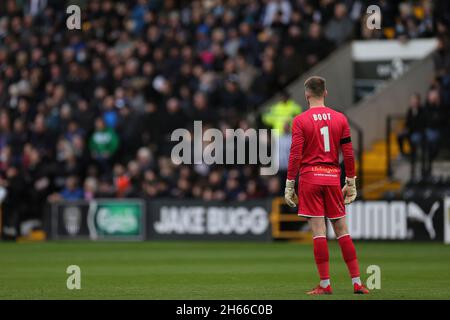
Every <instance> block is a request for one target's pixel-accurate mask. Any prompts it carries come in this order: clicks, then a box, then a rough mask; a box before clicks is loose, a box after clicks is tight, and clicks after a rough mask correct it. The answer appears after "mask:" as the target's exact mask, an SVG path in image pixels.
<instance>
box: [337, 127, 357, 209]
mask: <svg viewBox="0 0 450 320" xmlns="http://www.w3.org/2000/svg"><path fill="white" fill-rule="evenodd" d="M340 143H341V150H342V155H343V157H344V167H345V174H346V177H345V185H344V188H342V193H343V194H344V202H345V204H350V203H352V202H353V201H355V199H356V196H357V192H356V176H355V156H354V155H353V144H352V138H351V133H350V126H349V124H348V121H347V119H346V118H345V122H344V128H343V131H342V137H341V141H340Z"/></svg>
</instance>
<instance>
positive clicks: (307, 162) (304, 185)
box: [285, 77, 369, 294]
mask: <svg viewBox="0 0 450 320" xmlns="http://www.w3.org/2000/svg"><path fill="white" fill-rule="evenodd" d="M326 95H327V90H326V87H325V79H323V78H321V77H311V78H309V79H308V80H306V82H305V97H306V100H307V101H308V103H309V106H310V108H309V109H308V110H307V111H305V112H303V113H302V114H300V115H298V116H296V117H295V118H294V120H293V123H292V144H291V151H290V155H289V166H288V174H287V180H286V189H285V199H286V203H287V204H288V205H289V206H291V207H295V206H296V205H297V204H298V215H299V216H301V217H305V218H307V219H308V222H309V224H310V227H311V229H312V233H313V242H314V258H315V261H316V265H317V269H318V271H319V275H320V284H319V285H318V286H317V287H316V288H314V289H313V290H311V291H309V292H308V294H331V293H332V289H331V283H330V274H329V262H328V260H329V258H328V245H327V238H326V224H325V218H328V219H329V220H330V221H331V225H332V226H333V229H334V232H335V234H336V237H337V239H338V242H339V246H340V247H341V251H342V256H343V258H344V260H345V263H346V264H347V267H348V271H349V273H350V276H351V278H352V284H353V290H354V293H359V294H365V293H369V291H368V290H367V288H366V287H364V286H363V284H362V283H361V279H360V274H359V266H358V259H357V257H356V251H355V247H354V245H353V241H352V239H351V237H350V235H349V233H348V228H347V223H346V221H345V204H350V203H352V202H353V201H354V200H355V198H356V184H355V179H356V177H355V160H354V156H353V147H352V141H351V137H350V127H349V125H348V121H347V118H346V117H345V116H344V115H343V114H342V113H339V112H337V111H334V110H332V109H330V108H328V107H325V105H324V100H325V97H326ZM339 150H342V154H343V156H344V166H345V172H346V179H345V186H344V188H343V189H342V190H341V187H340V166H339ZM297 175H299V176H300V177H299V186H298V196H297V193H296V191H295V179H296V178H297Z"/></svg>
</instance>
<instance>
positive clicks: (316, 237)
mask: <svg viewBox="0 0 450 320" xmlns="http://www.w3.org/2000/svg"><path fill="white" fill-rule="evenodd" d="M326 237H327V236H315V237H313V240H314V239H318V238H326Z"/></svg>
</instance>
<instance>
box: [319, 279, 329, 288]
mask: <svg viewBox="0 0 450 320" xmlns="http://www.w3.org/2000/svg"><path fill="white" fill-rule="evenodd" d="M319 285H320V286H321V287H322V288H326V287H328V286H329V285H331V282H330V279H325V280H320V284H319Z"/></svg>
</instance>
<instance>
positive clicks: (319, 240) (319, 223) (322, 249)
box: [308, 218, 330, 288]
mask: <svg viewBox="0 0 450 320" xmlns="http://www.w3.org/2000/svg"><path fill="white" fill-rule="evenodd" d="M308 223H309V225H310V227H311V230H312V234H313V245H314V250H313V251H314V260H315V262H316V266H317V271H318V272H319V276H320V286H321V287H322V288H326V287H328V286H329V285H330V264H329V254H328V243H327V236H326V226H325V218H308Z"/></svg>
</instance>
